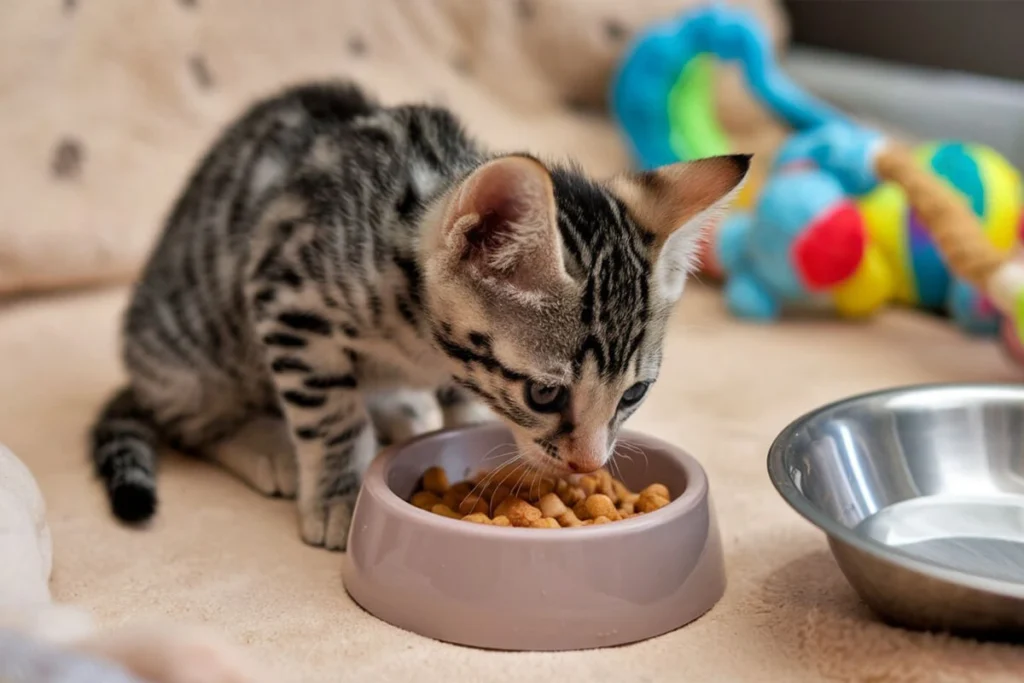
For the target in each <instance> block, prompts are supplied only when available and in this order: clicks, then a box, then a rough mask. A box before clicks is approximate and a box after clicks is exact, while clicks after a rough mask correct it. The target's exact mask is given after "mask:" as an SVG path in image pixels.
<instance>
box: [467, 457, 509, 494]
mask: <svg viewBox="0 0 1024 683" xmlns="http://www.w3.org/2000/svg"><path fill="white" fill-rule="evenodd" d="M492 450H493V449H492ZM501 457H505V458H507V459H506V460H505V461H504V462H502V463H501V464H500V465H498V466H497V467H495V468H494V469H492V470H491V471H490V472H488V473H487V474H485V475H484V477H483V479H481V480H480V481H478V482H477V483H476V486H474V487H473V488H472V490H470V492H469V493H468V494H467V496H466V497H467V498H468V497H469V496H471V495H473V494H475V493H476V492H477V490H479V491H481V492H483V491H484V490H485V489H486V488H487V486H488V484H489V483H490V482H491V481H492V480H493V479H494V476H495V475H496V474H497V473H498V472H500V471H501V468H503V467H506V466H508V465H510V464H512V463H513V462H515V459H516V458H518V457H519V450H518V449H515V450H514V451H513V452H512V453H511V454H510V453H506V454H505V455H503V456H501Z"/></svg>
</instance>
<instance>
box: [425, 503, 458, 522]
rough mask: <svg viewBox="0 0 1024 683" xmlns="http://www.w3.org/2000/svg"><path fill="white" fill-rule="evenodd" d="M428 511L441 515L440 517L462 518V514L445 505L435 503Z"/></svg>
mask: <svg viewBox="0 0 1024 683" xmlns="http://www.w3.org/2000/svg"><path fill="white" fill-rule="evenodd" d="M430 511H431V512H433V513H434V514H435V515H441V516H442V517H450V518H452V519H462V515H460V514H459V513H458V512H456V511H455V510H452V509H451V508H450V507H448V506H447V505H435V506H434V507H432V508H430Z"/></svg>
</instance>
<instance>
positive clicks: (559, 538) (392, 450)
mask: <svg viewBox="0 0 1024 683" xmlns="http://www.w3.org/2000/svg"><path fill="white" fill-rule="evenodd" d="M497 430H501V431H505V432H507V431H508V428H507V427H505V426H504V425H501V424H480V425H472V426H467V427H458V428H454V429H438V430H435V431H432V432H428V433H426V434H421V435H419V436H416V437H414V438H412V439H410V440H409V441H406V442H405V443H402V444H399V445H394V446H388V447H387V448H385V449H384V450H383V451H381V452H380V454H379V455H378V456H377V457H376V458H374V460H373V462H372V463H371V464H370V466H369V468H368V469H367V471H366V475H365V477H364V478H363V490H364V492H365V494H366V495H372V496H373V497H374V498H375V499H376V501H377V503H378V504H379V505H383V506H384V507H385V508H386V509H387V510H388V511H390V512H391V513H392V514H396V515H401V516H403V517H406V518H407V519H409V520H410V521H412V522H413V523H416V524H427V525H430V526H435V525H437V524H442V525H444V526H443V527H441V528H445V529H449V530H450V531H451V533H454V534H458V535H461V536H465V537H477V536H487V537H490V538H494V537H495V534H497V537H499V538H502V537H503V538H506V539H508V540H509V541H515V540H516V539H518V540H519V541H529V542H530V543H537V542H541V543H559V542H561V543H564V542H566V541H567V540H569V539H570V538H571V539H574V540H575V539H577V538H579V539H581V540H586V539H591V538H595V537H597V538H607V537H616V536H620V535H624V534H630V535H633V534H636V533H637V532H640V531H643V530H645V529H650V528H652V527H660V526H664V525H666V524H671V523H672V522H674V521H676V520H679V519H681V518H683V517H686V516H688V515H689V514H690V513H691V512H693V511H694V510H697V509H699V508H700V507H701V505H702V503H703V502H704V501H705V500H706V499H707V496H708V479H707V474H706V473H705V472H704V468H703V467H702V466H701V464H700V463H699V462H698V461H697V459H696V458H694V457H693V456H692V455H690V454H689V453H688V452H686V451H685V450H683V449H682V448H680V447H679V446H676V445H674V444H671V443H669V442H667V441H664V440H662V439H659V438H657V437H654V436H650V435H648V434H644V433H641V432H635V431H631V430H623V431H622V432H620V436H619V438H622V437H625V438H627V439H628V440H629V441H630V442H631V443H633V444H636V445H637V446H640V447H641V448H645V447H647V446H655V447H657V448H658V449H660V450H662V451H664V452H666V453H667V454H668V455H669V456H670V457H672V458H673V459H674V460H675V461H676V462H677V463H678V464H679V465H680V466H681V467H682V468H683V471H684V472H685V475H686V482H687V483H686V489H685V490H684V491H683V493H682V495H680V496H678V497H676V498H674V499H673V500H671V501H670V502H669V504H668V505H666V506H664V507H662V508H660V509H658V510H655V511H654V512H648V513H644V514H642V515H637V516H635V517H630V518H629V519H624V520H620V521H617V522H614V523H611V524H601V525H600V526H594V525H591V526H587V527H579V528H574V529H571V530H569V533H570V534H572V535H571V536H566V535H565V531H566V529H529V528H519V527H512V526H508V527H495V526H489V525H485V524H472V523H467V522H463V521H462V520H458V519H449V518H447V517H442V516H441V515H435V514H433V513H431V512H428V511H426V510H422V509H420V508H418V507H416V506H415V505H413V504H411V503H409V502H408V501H406V500H404V499H402V498H401V497H400V496H399V495H398V494H397V493H395V492H394V491H392V490H391V487H390V486H388V482H387V477H386V474H387V470H388V467H389V466H390V464H391V463H392V462H393V461H394V460H395V458H397V457H398V456H399V455H401V453H402V452H403V451H405V450H406V449H408V448H410V447H412V446H414V445H416V444H419V443H421V442H423V441H427V440H432V439H438V438H453V437H455V436H457V435H458V434H465V433H470V432H477V431H479V432H487V431H497ZM544 531H562V532H563V533H560V534H555V533H550V534H548V533H543V532H544Z"/></svg>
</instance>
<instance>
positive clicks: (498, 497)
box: [490, 484, 512, 508]
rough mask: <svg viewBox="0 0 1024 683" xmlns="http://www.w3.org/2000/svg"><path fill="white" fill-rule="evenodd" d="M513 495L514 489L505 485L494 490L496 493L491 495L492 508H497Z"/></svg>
mask: <svg viewBox="0 0 1024 683" xmlns="http://www.w3.org/2000/svg"><path fill="white" fill-rule="evenodd" d="M511 495H512V489H510V488H509V487H507V486H505V485H504V484H502V485H500V486H498V487H497V488H496V489H494V493H492V494H491V503H490V505H491V508H496V507H498V506H499V505H501V504H502V503H503V502H505V499H506V498H508V497H509V496H511Z"/></svg>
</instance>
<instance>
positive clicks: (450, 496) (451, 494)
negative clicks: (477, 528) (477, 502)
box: [441, 488, 466, 510]
mask: <svg viewBox="0 0 1024 683" xmlns="http://www.w3.org/2000/svg"><path fill="white" fill-rule="evenodd" d="M465 498H466V494H464V493H460V492H459V491H456V490H455V489H454V488H450V489H448V490H447V491H445V492H444V495H443V496H441V503H443V504H444V505H447V506H448V507H450V508H451V509H452V510H458V509H459V506H460V505H462V501H463V500H465Z"/></svg>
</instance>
